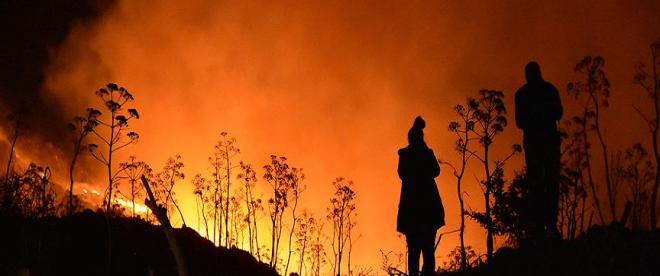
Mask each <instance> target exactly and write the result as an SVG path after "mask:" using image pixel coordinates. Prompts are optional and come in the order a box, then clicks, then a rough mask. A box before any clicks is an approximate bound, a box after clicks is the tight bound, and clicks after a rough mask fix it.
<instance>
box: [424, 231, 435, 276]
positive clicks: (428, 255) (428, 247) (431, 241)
mask: <svg viewBox="0 0 660 276" xmlns="http://www.w3.org/2000/svg"><path fill="white" fill-rule="evenodd" d="M435 234H436V231H430V232H428V233H425V234H424V237H423V240H422V254H423V255H424V265H423V267H422V275H424V276H428V275H433V274H434V273H435Z"/></svg>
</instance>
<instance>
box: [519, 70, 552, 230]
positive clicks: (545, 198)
mask: <svg viewBox="0 0 660 276" xmlns="http://www.w3.org/2000/svg"><path fill="white" fill-rule="evenodd" d="M525 77H526V79H527V83H526V84H525V85H523V86H522V87H521V88H520V89H518V91H517V92H516V125H517V126H518V128H520V129H522V131H523V146H524V148H525V163H526V165H527V183H528V189H529V190H528V191H529V197H528V202H529V203H530V204H529V205H528V206H529V207H530V208H531V210H529V211H530V212H529V213H530V215H529V218H528V219H529V221H528V223H529V226H530V229H529V230H530V233H529V234H530V238H532V239H535V238H541V237H548V236H550V237H553V236H554V237H557V236H558V233H559V232H558V231H557V201H558V196H559V162H560V160H559V156H560V145H561V138H560V136H559V131H558V130H557V123H558V121H559V120H560V119H561V116H562V113H563V109H562V106H561V100H560V99H559V92H558V91H557V88H555V86H554V85H552V84H550V83H549V82H546V81H545V80H543V77H542V76H541V68H540V67H539V64H538V63H536V62H530V63H528V64H527V66H525Z"/></svg>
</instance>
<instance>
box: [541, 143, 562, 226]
mask: <svg viewBox="0 0 660 276" xmlns="http://www.w3.org/2000/svg"><path fill="white" fill-rule="evenodd" d="M559 146H560V144H559V142H558V141H557V143H556V144H551V145H549V146H548V150H547V153H546V158H544V161H545V164H544V169H545V176H546V177H545V178H546V181H545V185H546V187H545V190H546V200H545V201H544V202H545V204H546V206H545V210H546V211H545V219H544V224H545V230H546V234H547V235H549V236H550V237H556V236H557V235H558V234H559V231H558V230H557V215H558V207H559V206H558V201H559V180H560V162H561V161H560V148H559Z"/></svg>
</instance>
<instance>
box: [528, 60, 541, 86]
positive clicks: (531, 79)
mask: <svg viewBox="0 0 660 276" xmlns="http://www.w3.org/2000/svg"><path fill="white" fill-rule="evenodd" d="M525 79H527V83H541V82H543V77H542V76H541V67H540V66H539V64H538V63H537V62H536V61H532V62H530V63H527V65H525Z"/></svg>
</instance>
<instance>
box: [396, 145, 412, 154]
mask: <svg viewBox="0 0 660 276" xmlns="http://www.w3.org/2000/svg"><path fill="white" fill-rule="evenodd" d="M409 150H410V149H409V148H408V147H405V148H400V149H399V150H398V151H397V153H398V154H399V156H403V155H406V154H407V153H408V151H409Z"/></svg>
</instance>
